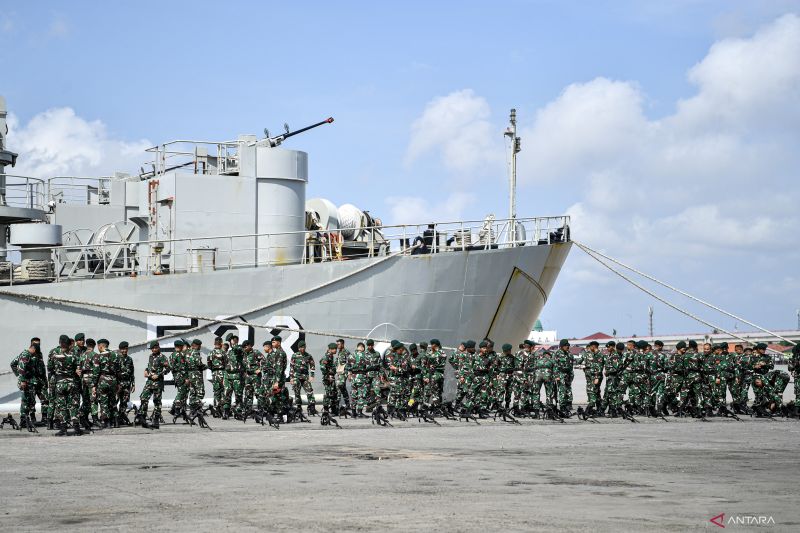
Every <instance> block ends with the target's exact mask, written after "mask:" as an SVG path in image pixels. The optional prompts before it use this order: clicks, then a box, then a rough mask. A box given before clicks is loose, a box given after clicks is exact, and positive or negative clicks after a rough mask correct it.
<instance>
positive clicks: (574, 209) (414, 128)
mask: <svg viewBox="0 0 800 533" xmlns="http://www.w3.org/2000/svg"><path fill="white" fill-rule="evenodd" d="M798 12H800V2H779V1H776V2H758V3H754V2H744V1H740V2H736V1H725V2H699V1H676V2H668V3H667V2H555V1H553V2H525V1H516V2H497V3H494V4H492V5H491V6H487V4H486V3H485V2H405V3H402V4H400V3H394V4H390V3H385V2H350V3H338V4H334V3H330V2H306V3H303V7H300V6H297V5H289V4H288V3H277V2H275V3H271V2H270V3H267V2H229V3H227V5H223V4H220V3H219V2H216V3H212V2H198V1H194V2H136V3H127V4H123V3H107V2H102V3H101V2H82V3H75V4H70V5H69V7H68V8H67V5H66V4H64V3H62V2H36V3H32V2H4V4H3V10H2V14H0V49H1V50H2V52H0V72H2V76H1V77H0V92H1V93H2V94H3V95H4V96H5V97H6V99H7V100H8V104H9V108H10V110H11V111H12V112H13V113H14V117H15V118H14V120H15V121H16V122H15V125H13V130H15V131H16V133H17V142H18V146H21V147H28V148H30V147H32V146H35V145H36V143H37V142H48V143H49V144H48V146H51V147H52V151H55V152H58V153H56V154H55V155H54V154H47V155H43V156H42V157H41V158H40V159H38V160H37V164H34V163H33V162H29V164H28V166H27V167H26V166H25V162H24V160H22V158H24V157H25V153H24V152H23V153H22V155H21V165H20V166H21V168H22V169H27V170H29V171H31V172H34V173H35V172H44V171H45V170H57V171H58V172H60V173H72V172H74V173H78V172H80V173H88V172H91V173H101V172H110V171H113V170H115V169H122V170H133V169H135V168H138V167H137V166H136V159H137V157H138V156H133V155H131V151H136V150H133V149H134V148H139V147H141V146H144V145H145V144H147V143H149V142H152V143H155V142H159V141H163V140H168V139H172V138H179V137H183V138H186V137H191V138H204V139H224V138H232V137H234V136H235V135H237V134H240V133H260V132H261V131H262V130H263V128H264V127H268V128H270V130H272V131H278V130H279V129H280V127H281V125H282V124H283V123H284V122H285V121H286V122H288V123H289V124H290V125H292V126H293V127H300V126H302V125H305V124H307V123H311V122H315V121H318V120H321V119H323V118H325V117H327V116H329V115H332V116H334V117H335V118H336V122H335V123H334V124H333V125H332V126H330V127H326V128H323V129H320V130H317V131H314V132H310V133H308V134H306V135H304V136H303V137H301V138H297V139H296V140H293V141H292V143H291V147H293V148H299V149H303V150H306V151H308V152H309V153H310V154H311V160H310V164H311V183H310V186H309V197H311V196H324V197H327V198H330V199H331V200H333V201H334V202H336V203H339V204H341V203H346V202H352V203H355V204H356V205H358V206H359V207H362V208H364V209H369V210H370V211H371V212H373V213H377V214H379V215H381V216H382V218H383V219H384V221H385V222H411V221H417V220H419V221H420V222H423V221H425V220H427V219H428V218H436V219H442V218H452V217H457V216H458V217H465V218H478V219H480V218H483V217H484V216H485V215H486V214H488V213H490V212H492V213H495V214H496V215H497V216H498V217H502V216H505V213H506V209H507V207H506V192H505V191H506V190H505V184H506V179H507V178H506V175H505V169H506V166H505V159H504V157H505V156H504V146H503V137H502V130H503V128H504V127H505V123H506V117H507V113H508V109H509V108H511V107H516V108H517V109H518V114H519V120H520V128H521V135H522V136H523V141H522V143H523V144H522V146H523V152H522V153H521V154H520V189H519V200H520V204H521V206H520V209H519V214H520V215H521V216H535V215H542V214H562V213H566V212H569V213H570V214H571V215H572V216H573V218H574V219H575V223H574V226H575V233H574V236H575V238H576V239H579V240H584V241H585V242H587V244H590V245H593V246H596V247H598V248H601V249H603V250H605V251H606V252H608V253H610V254H611V255H617V256H619V257H621V258H622V259H624V260H627V261H630V262H632V263H634V264H637V265H639V266H641V267H642V268H643V269H645V270H648V271H650V272H652V273H654V274H656V275H659V276H661V277H664V278H666V279H667V280H669V281H671V282H674V283H675V284H677V285H679V286H681V287H683V288H685V289H687V290H689V291H690V292H696V293H699V295H701V296H704V297H707V298H709V299H711V300H713V301H716V302H718V303H719V304H720V305H722V306H723V307H728V308H730V309H731V310H732V311H734V312H737V313H739V314H742V315H744V316H746V317H748V318H750V319H751V320H754V321H756V322H761V323H763V324H764V325H766V326H769V327H774V328H790V327H794V325H795V324H796V318H795V310H796V309H797V308H798V307H800V276H798V273H797V271H798V269H797V268H796V267H795V268H793V265H797V264H798V256H797V252H796V250H797V249H798V247H797V244H798V237H797V231H796V228H797V225H796V224H795V222H796V221H797V219H796V216H797V215H795V214H794V211H796V209H794V208H793V207H792V206H793V205H797V201H796V200H797V199H798V187H797V185H796V180H795V174H796V169H797V168H798V166H797V163H798V162H799V161H798V160H797V156H796V155H795V154H796V153H798V152H800V146H798V140H797V136H796V132H797V131H798V130H797V126H798V125H800V121H798V120H797V118H798V117H797V115H796V114H795V113H788V115H787V114H786V113H779V112H778V111H776V110H779V109H786V108H787V107H792V106H794V107H797V106H796V104H797V98H798V96H800V94H799V93H798V88H797V83H798V79H800V72H798V71H799V70H800V69H798V65H797V60H796V59H793V58H792V57H791V56H792V52H794V56H796V57H800V48H795V47H796V45H797V43H798V41H797V39H796V33H797V31H798V29H797V28H798V27H800V23H799V22H797V20H798V19H797V18H796V17H792V15H791V14H792V13H798ZM762 56H763V58H764V59H763V60H759V59H758V58H760V57H762ZM767 59H768V60H767ZM732 73H733V74H732ZM731 76H733V78H731ZM771 80H774V83H770V81H771ZM760 83H761V84H764V85H763V86H762V85H760ZM775 87H780V88H781V89H780V90H778V89H775ZM765 102H767V103H765ZM768 103H769V105H768ZM65 108H68V109H71V110H72V111H71V112H66V111H65ZM731 110H734V111H735V112H734V111H731ZM48 111H49V112H50V114H47V113H48ZM448 111H450V113H448ZM453 111H454V112H455V113H452V112H453ZM43 113H44V114H43ZM442 113H444V116H453V115H455V116H457V117H458V118H457V119H456V120H455V121H454V122H452V123H451V122H447V121H442V120H438V119H437V117H440V116H442ZM37 118H38V120H37ZM48 124H50V125H53V126H52V127H48ZM57 127H60V128H61V130H58V131H56V128H57ZM62 130H63V131H62ZM13 133H14V131H12V134H13ZM13 141H14V136H13V135H12V136H11V137H10V142H13ZM89 143H94V144H96V145H97V146H101V147H102V150H100V151H96V150H93V149H92V148H91V147H87V146H86V145H87V144H89ZM59 150H60V152H59ZM75 154H79V155H75ZM48 158H49V159H48ZM740 159H741V160H740ZM37 165H38V166H37ZM120 166H122V167H125V166H127V167H128V168H119V167H120ZM693 224H694V225H697V227H693V226H692V225H693ZM676 227H682V228H687V229H686V231H685V232H681V231H675V228H676ZM792 228H794V231H792ZM581 230H582V231H581ZM687 236H690V237H687ZM687 238H688V239H689V240H690V241H691V242H690V243H689V244H690V246H689V245H687V244H686V241H687ZM767 280H768V282H767ZM620 283H621V282H619V281H617V280H614V279H612V278H611V277H610V276H609V275H607V274H605V273H603V272H601V271H600V270H599V269H598V267H596V266H594V265H592V264H591V263H590V262H589V261H588V260H586V258H585V257H583V256H582V253H581V252H580V251H579V250H575V251H574V252H573V253H572V256H571V257H570V259H569V260H568V263H567V265H566V267H565V270H564V272H563V274H562V277H561V278H560V279H559V282H558V284H557V286H556V289H555V290H554V292H553V294H552V296H551V300H550V302H549V303H548V305H547V307H546V309H545V311H544V313H543V316H542V319H543V321H544V322H545V325H546V326H550V327H553V328H557V329H558V330H559V331H560V332H561V333H563V334H566V335H571V336H572V335H574V336H583V335H585V334H590V333H592V332H594V331H597V330H605V331H610V330H611V329H612V328H613V329H617V330H618V331H619V332H620V333H623V334H634V333H638V334H645V333H646V327H647V326H646V323H647V316H646V309H647V306H648V305H650V304H651V303H652V301H651V299H650V298H649V297H647V296H644V295H641V294H639V293H637V292H636V291H635V290H633V289H629V288H627V287H625V286H623V285H621V284H620ZM708 317H709V318H713V321H716V322H718V323H719V324H720V325H722V326H724V327H733V326H734V324H733V322H732V321H731V320H727V319H720V318H718V317H715V316H713V315H708ZM739 327H740V329H748V328H745V327H742V326H741V325H740V326H739ZM706 329H707V328H706V327H705V326H702V325H699V324H695V323H692V322H691V321H689V320H688V319H685V318H683V317H681V316H679V315H677V314H675V313H674V312H672V311H670V310H668V309H666V308H664V307H663V306H661V305H660V304H657V305H656V332H659V331H660V332H663V333H669V332H681V331H697V332H701V331H705V330H706Z"/></svg>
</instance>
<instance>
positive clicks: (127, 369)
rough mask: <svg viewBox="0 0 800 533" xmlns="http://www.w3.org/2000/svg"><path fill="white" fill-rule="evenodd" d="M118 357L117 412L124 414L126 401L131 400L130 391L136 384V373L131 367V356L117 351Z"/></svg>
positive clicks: (126, 407)
mask: <svg viewBox="0 0 800 533" xmlns="http://www.w3.org/2000/svg"><path fill="white" fill-rule="evenodd" d="M117 356H118V357H119V394H118V396H119V408H118V409H117V413H118V414H124V413H125V411H127V409H128V403H129V402H130V401H131V392H133V389H134V387H135V386H136V375H135V370H134V368H133V358H132V357H131V356H130V355H128V354H125V355H122V354H121V353H119V352H117Z"/></svg>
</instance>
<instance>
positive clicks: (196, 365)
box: [185, 343, 206, 409]
mask: <svg viewBox="0 0 800 533" xmlns="http://www.w3.org/2000/svg"><path fill="white" fill-rule="evenodd" d="M193 344H194V345H198V346H199V344H197V343H193ZM205 369H206V365H205V363H204V362H203V354H201V353H200V348H192V349H191V350H189V354H188V355H187V356H186V366H185V371H186V374H185V376H186V379H188V380H189V407H190V408H191V409H202V408H203V398H204V397H205V395H206V386H205V383H204V382H203V371H205Z"/></svg>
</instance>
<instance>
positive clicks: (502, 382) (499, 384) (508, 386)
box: [494, 344, 517, 409]
mask: <svg viewBox="0 0 800 533" xmlns="http://www.w3.org/2000/svg"><path fill="white" fill-rule="evenodd" d="M505 347H508V351H506V350H503V352H502V353H501V354H500V355H499V356H498V358H497V360H496V363H497V366H496V368H497V372H496V374H495V383H494V391H495V398H494V401H495V403H496V404H497V405H498V407H501V408H504V409H511V408H512V403H511V395H512V393H513V391H514V375H515V373H516V370H517V358H516V357H515V356H514V354H513V353H511V345H510V344H507V345H504V346H503V348H505Z"/></svg>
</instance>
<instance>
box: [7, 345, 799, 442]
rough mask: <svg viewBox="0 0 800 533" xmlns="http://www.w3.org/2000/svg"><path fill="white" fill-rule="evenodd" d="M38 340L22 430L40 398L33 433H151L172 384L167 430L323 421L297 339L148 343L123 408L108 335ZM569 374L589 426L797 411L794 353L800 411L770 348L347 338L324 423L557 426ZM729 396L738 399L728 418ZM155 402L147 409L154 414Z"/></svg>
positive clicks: (323, 369)
mask: <svg viewBox="0 0 800 533" xmlns="http://www.w3.org/2000/svg"><path fill="white" fill-rule="evenodd" d="M40 344H41V343H40V341H39V339H38V338H34V339H31V342H30V346H29V347H28V348H27V349H26V350H24V351H23V352H22V353H20V354H19V355H18V356H17V357H16V358H15V359H14V360H13V361H12V363H11V368H12V371H13V372H14V374H15V375H16V376H17V380H18V386H19V389H20V391H21V393H22V399H21V404H20V416H21V418H22V425H23V426H27V427H29V428H33V427H34V425H35V424H36V400H37V398H38V400H39V401H40V402H41V406H42V419H41V421H40V422H39V424H40V425H41V424H44V425H46V426H47V427H48V428H49V429H58V433H57V435H65V434H66V433H67V429H68V428H69V427H72V428H73V429H74V431H75V433H76V434H81V433H82V432H83V431H82V429H83V430H91V429H92V428H93V427H100V428H103V427H118V426H119V425H130V424H131V422H130V420H129V419H128V417H127V414H128V413H130V412H131V411H133V412H134V413H135V419H134V422H133V423H134V424H136V423H139V424H141V425H143V426H148V427H154V428H158V427H159V424H160V423H163V422H164V419H163V416H162V414H161V399H162V393H163V391H164V387H165V384H166V383H167V381H166V378H167V376H168V375H170V374H171V375H172V380H173V384H174V385H175V387H176V395H175V399H174V400H173V403H172V408H171V410H170V414H171V415H173V417H174V418H173V421H175V420H176V419H177V418H179V417H183V418H184V419H185V420H186V421H187V422H189V423H193V421H194V420H197V419H199V420H200V421H201V424H200V425H203V422H204V417H203V415H204V414H205V413H208V412H210V413H211V414H212V415H213V416H214V417H220V418H223V419H228V418H236V419H239V420H247V419H248V418H249V417H252V418H255V419H257V420H258V419H261V420H264V419H266V420H268V421H270V423H271V424H273V423H275V424H277V423H280V422H287V421H292V420H295V419H298V418H299V419H305V416H304V415H303V414H302V407H303V398H302V396H303V393H305V400H306V404H307V413H308V415H309V416H315V415H317V414H318V413H317V410H316V402H315V396H314V389H313V383H314V380H315V377H316V373H317V367H316V363H315V360H314V357H313V356H312V355H311V354H310V353H308V352H307V351H306V344H305V342H303V341H300V342H298V343H297V345H296V346H297V351H295V352H294V353H293V354H292V355H291V356H288V355H287V353H286V352H285V351H284V349H283V348H282V339H281V337H279V336H275V337H272V338H271V339H270V340H267V341H265V342H264V343H263V344H262V346H261V349H260V350H259V349H256V348H255V347H254V345H253V342H252V341H250V340H245V341H244V342H242V343H241V344H239V338H238V336H237V335H236V334H233V333H229V334H228V335H227V336H226V337H225V339H224V340H223V339H222V338H221V337H217V338H216V339H214V347H213V349H211V350H210V352H209V353H208V355H207V356H206V357H203V355H202V353H201V348H202V342H201V341H200V340H199V339H194V340H193V341H191V342H188V341H186V340H184V339H178V340H176V341H174V343H173V348H174V350H173V351H172V353H171V354H169V356H167V355H166V354H164V353H162V351H161V345H160V343H159V342H158V341H153V342H151V343H150V344H149V349H150V355H149V358H148V362H147V367H146V368H145V370H144V371H143V377H144V385H143V386H142V391H141V394H140V397H139V399H140V406H139V407H138V408H137V407H136V406H134V405H133V404H132V403H131V402H130V395H131V393H132V392H133V391H134V388H135V375H134V374H135V373H134V365H133V360H132V359H131V357H130V356H129V355H128V343H127V342H120V343H119V345H118V348H117V349H116V350H111V349H110V348H109V341H108V340H107V339H100V340H98V341H96V342H95V341H94V340H93V339H87V338H86V337H85V335H84V334H82V333H78V334H77V335H75V336H74V338H71V337H69V336H68V335H61V336H60V338H59V346H58V347H56V348H53V349H52V350H50V352H49V353H48V357H47V362H46V363H45V360H44V357H43V354H42V351H41V346H40ZM448 366H449V367H451V368H452V370H453V372H454V375H455V397H454V399H453V400H451V401H445V375H446V370H447V368H448ZM576 368H578V369H582V370H583V372H584V373H585V377H586V395H587V400H588V404H587V406H586V408H585V409H583V408H582V407H580V408H578V410H577V414H578V415H580V416H581V417H583V418H587V417H592V418H594V417H597V416H610V417H620V416H621V417H626V418H627V417H632V416H634V415H645V416H655V417H663V416H667V415H676V416H694V417H703V418H704V417H707V416H713V415H718V416H735V415H736V414H753V415H755V416H773V415H775V414H780V413H782V414H791V415H792V416H797V414H798V412H797V409H796V407H795V406H796V405H797V404H796V400H797V395H798V393H800V386H798V383H799V381H798V379H797V378H798V376H800V347H798V346H795V347H794V349H793V355H792V358H791V360H790V363H789V371H790V372H791V373H792V375H793V377H794V383H795V385H794V392H795V402H792V403H790V404H789V405H788V406H784V404H783V401H782V398H783V392H784V390H785V389H786V387H787V385H788V384H789V382H790V375H789V374H788V373H786V372H784V371H782V370H778V369H775V368H774V362H773V358H772V356H770V355H769V354H768V353H767V346H766V345H765V344H757V345H755V347H749V346H748V347H745V346H743V345H736V346H735V348H734V352H733V353H729V351H728V344H727V343H723V344H714V345H712V344H704V345H703V346H702V349H700V347H699V346H698V344H697V343H696V342H695V341H689V342H688V343H687V342H683V341H681V342H679V343H678V344H677V345H676V347H675V349H674V350H673V351H665V350H664V344H663V343H662V342H660V341H655V342H654V343H653V345H652V346H651V345H650V344H648V343H647V342H646V341H642V340H640V341H638V342H635V341H628V342H627V343H615V342H608V343H607V344H606V346H605V349H601V348H600V345H599V343H598V342H596V341H592V342H590V343H589V344H588V346H587V347H586V348H585V349H584V350H583V351H582V352H581V353H580V355H579V356H578V357H577V359H576V358H575V357H573V355H572V352H571V346H570V343H569V341H568V340H566V339H564V340H562V341H561V342H560V343H559V345H558V348H557V349H549V348H545V347H542V346H538V345H537V344H536V343H535V342H533V341H529V340H526V341H524V342H523V343H521V344H520V345H519V346H518V349H517V350H514V349H513V346H512V345H511V344H503V345H502V346H501V347H500V352H499V353H498V352H497V351H495V345H494V343H493V342H492V340H490V339H484V340H482V341H480V342H479V343H476V342H475V341H473V340H468V341H464V342H462V343H461V344H460V345H459V347H458V348H457V349H456V350H454V351H452V352H451V353H450V354H449V355H448V354H447V353H446V352H445V351H444V350H443V348H442V345H441V342H440V341H439V340H438V339H431V340H430V341H429V342H420V343H419V344H415V343H411V344H404V343H402V342H399V341H396V340H395V341H392V342H391V343H390V346H389V347H388V348H387V349H385V350H384V351H383V352H379V351H377V350H376V349H375V342H374V341H373V340H371V339H369V340H366V341H365V342H358V343H357V344H356V347H355V349H354V351H352V352H351V351H349V350H348V349H347V348H346V347H345V341H344V339H338V340H337V341H336V342H333V343H330V344H329V345H328V349H327V351H326V352H325V354H324V355H323V356H322V357H321V359H320V360H319V374H320V379H321V382H322V387H323V390H324V395H323V408H322V413H320V415H321V417H322V421H323V423H325V420H328V421H329V422H330V420H331V417H333V416H342V415H344V416H351V417H354V418H360V417H368V416H370V413H371V416H372V417H373V420H375V417H376V416H377V417H379V418H378V420H379V421H380V420H383V421H384V422H385V421H387V420H388V419H389V418H399V419H406V418H408V417H410V416H422V417H428V418H429V419H431V418H432V417H436V416H446V417H448V418H450V417H457V418H466V419H477V418H481V417H487V416H491V415H492V414H494V416H495V417H496V416H497V415H498V414H500V415H502V416H503V417H504V419H507V418H506V417H508V418H510V419H512V420H514V417H520V416H523V417H526V416H527V417H532V418H551V419H555V418H558V419H561V420H563V418H567V417H570V416H573V414H575V413H574V412H573V396H572V382H573V379H574V375H575V369H576ZM206 370H208V371H210V376H211V379H210V381H211V388H212V390H213V403H212V404H211V405H210V406H206V405H205V404H204V402H203V398H204V396H205V383H204V377H203V374H204V372H205V371H206ZM287 370H288V373H287ZM287 374H288V376H287ZM604 381H605V387H603V382H604ZM290 386H291V389H292V392H293V396H294V398H292V397H291V396H290V393H289V388H290ZM542 389H544V394H542ZM751 389H752V391H753V395H754V397H755V399H754V401H753V402H752V404H750V403H749V392H750V390H751ZM727 394H730V396H731V398H732V402H731V404H730V409H729V406H728V403H727ZM151 399H152V402H153V411H152V414H151V415H149V416H148V411H149V404H150V400H151ZM365 413H366V414H365ZM90 417H91V418H90ZM306 420H307V419H306ZM333 421H334V423H335V419H334V420H333Z"/></svg>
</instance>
